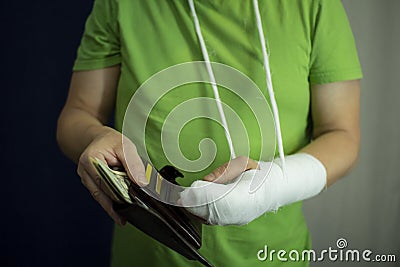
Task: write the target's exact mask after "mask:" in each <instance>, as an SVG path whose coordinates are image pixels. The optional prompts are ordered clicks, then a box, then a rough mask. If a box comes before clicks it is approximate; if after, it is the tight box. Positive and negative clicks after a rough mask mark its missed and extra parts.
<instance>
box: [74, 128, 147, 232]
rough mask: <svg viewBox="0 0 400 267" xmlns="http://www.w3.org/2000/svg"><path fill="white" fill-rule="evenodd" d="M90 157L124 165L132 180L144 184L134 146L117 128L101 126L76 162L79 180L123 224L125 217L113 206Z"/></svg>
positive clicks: (119, 165) (145, 181)
mask: <svg viewBox="0 0 400 267" xmlns="http://www.w3.org/2000/svg"><path fill="white" fill-rule="evenodd" d="M123 138H124V139H123ZM122 140H123V144H122ZM124 152H125V153H126V154H127V153H129V155H127V156H128V158H129V159H130V161H129V163H128V162H127V161H126V159H125V155H124ZM91 157H93V158H94V157H95V158H98V159H100V160H102V161H104V162H105V163H107V164H108V165H109V166H110V167H123V168H124V169H125V170H126V172H127V174H128V176H129V178H130V179H131V180H132V181H133V182H135V183H137V184H139V185H145V184H146V183H147V180H146V177H145V171H144V166H143V163H142V160H141V158H140V157H139V155H138V154H137V151H136V147H135V145H134V144H133V143H132V142H131V141H130V140H129V139H128V138H126V137H124V136H123V135H122V134H121V133H119V132H118V131H116V130H114V129H112V128H109V127H103V128H102V131H101V132H100V133H99V134H98V135H97V136H96V137H95V138H94V139H93V141H92V142H91V143H90V144H89V145H88V146H87V147H86V149H85V150H84V151H83V153H82V155H81V156H80V158H79V162H78V174H79V176H80V177H81V181H82V184H83V185H84V186H85V187H86V188H87V189H88V190H89V191H90V193H91V194H92V196H93V198H94V199H95V200H96V201H97V202H99V204H100V205H101V206H102V207H103V209H104V210H105V211H106V212H107V213H108V214H109V215H110V217H111V218H112V219H113V220H114V221H115V222H116V223H118V224H119V225H124V224H125V223H126V222H125V219H123V218H122V217H121V216H119V215H118V214H117V213H116V212H115V210H114V209H113V207H112V197H111V196H112V195H111V194H110V192H108V191H107V188H106V187H105V186H102V185H101V178H100V177H99V175H98V174H97V172H96V170H95V168H94V167H93V166H92V164H91V163H90V158H91Z"/></svg>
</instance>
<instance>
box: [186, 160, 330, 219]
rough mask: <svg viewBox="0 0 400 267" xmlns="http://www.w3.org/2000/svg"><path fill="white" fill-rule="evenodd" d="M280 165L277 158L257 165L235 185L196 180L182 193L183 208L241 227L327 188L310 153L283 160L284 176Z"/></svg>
mask: <svg viewBox="0 0 400 267" xmlns="http://www.w3.org/2000/svg"><path fill="white" fill-rule="evenodd" d="M279 164H280V159H276V160H274V161H273V162H259V167H260V169H259V170H249V171H246V172H244V173H243V174H242V175H241V176H239V177H238V178H237V182H236V183H231V184H217V183H210V182H206V181H195V182H194V183H193V184H192V185H191V187H189V188H187V189H185V190H184V191H183V192H182V193H181V202H182V205H183V206H185V207H186V208H187V209H188V210H189V211H190V212H191V213H193V214H194V215H196V216H199V217H201V218H203V219H205V220H207V222H208V223H210V224H217V225H243V224H247V223H249V222H251V221H253V220H254V219H256V218H258V217H259V216H261V215H262V214H264V213H265V212H268V211H276V210H277V209H278V208H279V207H282V206H284V205H288V204H290V203H294V202H297V201H300V200H304V199H307V198H310V197H312V196H315V195H317V194H318V193H320V192H321V191H322V189H323V188H324V187H325V185H326V170H325V167H324V166H323V165H322V163H321V162H320V161H319V160H318V159H316V158H315V157H313V156H311V155H309V154H305V153H299V154H294V155H291V156H288V157H286V176H285V177H284V176H283V172H282V169H281V167H280V166H279ZM226 192H228V193H226ZM204 203H206V204H204Z"/></svg>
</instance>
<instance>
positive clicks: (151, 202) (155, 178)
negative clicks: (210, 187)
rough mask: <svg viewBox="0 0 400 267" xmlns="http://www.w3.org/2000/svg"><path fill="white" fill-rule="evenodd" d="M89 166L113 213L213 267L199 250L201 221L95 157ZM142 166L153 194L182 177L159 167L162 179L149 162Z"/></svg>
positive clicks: (168, 167)
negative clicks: (99, 181) (94, 173)
mask: <svg viewBox="0 0 400 267" xmlns="http://www.w3.org/2000/svg"><path fill="white" fill-rule="evenodd" d="M91 163H92V164H93V166H94V167H95V169H96V170H97V172H98V174H99V175H100V178H101V183H102V184H101V186H102V189H103V190H106V191H108V193H109V195H110V196H111V197H112V199H113V201H114V204H113V206H114V209H115V211H116V212H118V213H119V214H120V215H121V216H122V217H124V218H125V219H126V220H127V221H128V222H129V223H130V224H132V225H133V226H135V227H136V228H138V229H139V230H141V231H142V232H144V233H145V234H147V235H149V236H150V237H152V238H154V239H156V240H157V241H159V242H161V243H163V244H164V245H166V246H168V247H169V248H171V249H173V250H175V251H176V252H178V253H180V254H181V255H183V256H185V257H186V258H187V259H189V260H197V261H199V262H201V263H202V264H203V265H204V266H212V265H211V264H210V263H209V262H208V261H207V260H206V259H205V258H204V257H203V256H202V255H201V254H200V253H199V251H198V249H200V247H201V223H200V221H198V220H197V219H195V218H193V216H192V215H191V214H190V213H189V212H188V211H187V210H185V209H184V208H182V207H176V206H173V205H169V204H166V203H163V202H161V201H160V200H157V199H156V198H155V197H153V196H150V195H149V194H148V193H147V192H145V191H144V190H143V189H144V188H142V187H140V186H138V185H137V184H135V183H134V182H132V181H131V180H130V179H129V177H128V176H127V174H126V172H124V171H120V170H113V169H111V168H109V167H108V166H107V164H105V163H104V162H103V161H101V160H99V159H97V158H92V159H91ZM143 163H144V166H145V169H146V178H147V180H148V181H149V185H147V186H153V187H154V189H155V192H156V193H159V194H160V193H161V192H162V185H163V183H165V182H166V181H170V182H172V183H174V182H175V178H177V177H178V176H181V177H183V175H182V174H181V173H180V172H179V171H177V170H176V169H175V168H173V167H172V166H166V167H164V168H162V169H161V170H160V173H161V174H162V175H163V176H161V175H160V173H159V172H158V171H157V170H156V169H155V168H154V167H153V166H152V165H151V164H150V163H148V162H145V161H143ZM153 191H154V190H153Z"/></svg>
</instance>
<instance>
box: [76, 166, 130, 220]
mask: <svg viewBox="0 0 400 267" xmlns="http://www.w3.org/2000/svg"><path fill="white" fill-rule="evenodd" d="M79 172H80V174H79V175H80V176H81V181H82V184H83V185H84V186H85V187H86V188H87V189H88V190H89V192H90V193H91V195H92V196H93V198H94V199H95V200H96V201H97V202H98V203H99V204H100V205H101V207H102V208H103V209H104V210H105V211H106V212H107V213H108V215H109V216H110V217H111V218H112V219H113V220H114V221H115V222H116V223H117V224H119V225H124V224H125V223H126V222H125V220H124V219H123V218H122V217H121V216H119V215H118V214H117V213H116V212H115V210H114V209H113V207H112V203H113V202H112V200H111V199H110V198H109V197H108V196H107V195H106V194H105V193H104V192H103V191H101V190H100V188H99V187H98V186H97V185H96V183H95V182H94V181H93V179H92V177H91V176H90V175H89V173H88V172H87V171H86V170H85V169H82V168H81V169H80V170H79Z"/></svg>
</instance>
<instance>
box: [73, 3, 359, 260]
mask: <svg viewBox="0 0 400 267" xmlns="http://www.w3.org/2000/svg"><path fill="white" fill-rule="evenodd" d="M195 6H196V10H197V13H198V17H199V21H200V24H201V28H202V33H203V35H204V38H205V41H206V46H207V49H208V51H209V54H210V59H211V61H214V62H220V63H223V64H226V65H229V66H232V67H233V68H236V69H238V70H240V71H241V72H243V73H244V74H245V75H247V76H249V77H250V78H251V79H252V80H253V81H254V82H255V84H256V85H257V86H258V87H259V88H260V90H262V92H266V85H265V72H264V69H263V57H262V51H261V46H260V41H259V37H258V32H257V27H256V23H255V15H254V10H253V5H252V1H224V0H204V1H195ZM260 12H261V16H262V21H263V28H264V34H265V36H266V38H267V39H268V51H269V53H270V64H271V70H272V79H273V83H274V91H275V97H276V101H277V104H278V107H279V114H280V119H281V129H282V137H283V144H284V149H285V153H286V154H291V153H294V152H296V151H297V150H299V149H300V148H302V147H303V146H304V145H306V144H307V143H308V142H309V137H308V136H307V124H308V116H309V104H310V102H309V99H310V84H323V83H331V82H336V81H343V80H354V79H359V78H361V76H362V74H361V69H360V64H359V61H358V57H357V52H356V48H355V44H354V39H353V36H352V32H351V29H350V26H349V23H348V19H347V17H346V14H345V11H344V9H343V6H342V4H341V1H340V0H268V1H260ZM202 59H203V58H202V54H201V49H200V45H199V42H198V39H197V36H196V33H195V28H194V24H193V20H192V16H191V13H190V10H189V6H188V3H187V1H183V0H168V1H153V0H149V1H137V0H136V1H135V0H96V1H95V3H94V7H93V11H92V13H91V15H90V16H89V18H88V20H87V23H86V28H85V32H84V35H83V38H82V42H81V45H80V47H79V50H78V57H77V60H76V62H75V65H74V71H80V70H93V69H100V68H105V67H109V66H113V65H116V64H121V77H120V81H119V84H118V92H117V101H116V117H115V124H116V128H117V129H118V130H121V129H122V123H123V117H124V114H125V110H126V109H127V106H128V103H129V101H130V99H131V97H132V95H133V94H134V93H135V90H137V88H139V86H140V85H141V84H142V83H144V82H145V81H146V80H147V79H149V78H150V77H151V76H152V75H154V74H155V73H157V72H159V71H161V70H164V69H166V68H168V67H171V66H173V65H176V64H179V63H185V62H191V61H199V60H202ZM188 88H189V89H190V90H189V89H188ZM265 95H266V98H268V95H267V94H265ZM201 96H209V97H212V93H211V91H207V92H204V91H203V90H202V86H200V85H188V86H187V87H186V89H182V88H178V89H177V90H174V91H172V92H171V93H170V94H168V95H166V96H165V98H163V99H162V100H161V101H160V102H159V103H157V110H156V112H154V113H153V114H151V115H150V117H149V121H148V125H147V127H148V128H149V129H151V130H150V131H149V133H147V132H146V139H148V140H147V141H148V142H147V150H148V153H149V156H150V158H151V159H152V162H153V163H154V165H155V166H156V167H157V168H160V167H162V166H164V165H166V164H167V163H168V160H167V158H166V157H165V156H164V155H163V154H162V153H160V147H161V141H160V137H159V133H160V131H161V128H162V124H163V121H164V119H165V118H166V115H167V113H169V112H170V110H171V109H172V108H173V107H175V106H176V105H178V104H179V103H180V102H182V101H185V100H188V99H191V98H193V97H201ZM221 98H222V100H223V101H226V102H228V103H231V104H232V105H233V106H234V103H235V97H234V96H232V94H230V93H229V92H228V91H226V90H224V89H223V88H221ZM239 106H240V105H239ZM237 112H238V113H239V114H241V113H242V114H244V116H243V117H244V118H246V114H247V113H246V112H247V111H246V110H245V108H241V107H238V111H237ZM248 121H249V122H248V123H247V124H246V128H247V130H248V132H249V133H250V136H249V140H250V141H251V142H250V147H251V148H250V157H252V155H253V156H254V158H257V156H256V155H258V154H259V152H260V151H258V150H257V146H258V145H259V142H258V139H259V138H258V137H259V136H258V135H257V134H258V132H257V131H256V130H254V129H255V128H254V127H255V124H253V123H252V120H251V118H249V120H248ZM253 128H254V129H253ZM252 135H254V136H252ZM206 137H210V138H212V139H213V140H214V142H215V143H216V144H217V146H218V150H217V151H218V153H217V155H216V158H215V160H214V161H213V162H212V164H211V165H210V166H209V167H208V168H206V169H204V170H202V171H200V172H199V173H197V174H193V173H184V174H185V176H186V177H185V178H183V179H181V180H180V183H181V184H185V185H189V184H190V183H191V182H192V181H193V180H194V179H198V178H201V177H202V176H204V175H205V174H206V173H209V172H210V171H211V170H213V169H214V168H215V167H217V166H219V165H221V164H222V163H224V162H226V161H227V160H229V150H228V146H227V143H226V140H225V136H224V133H223V131H222V130H221V127H219V126H218V125H214V124H212V122H198V123H196V122H195V121H194V122H193V123H192V125H190V127H186V128H184V129H183V130H182V136H180V137H179V144H180V147H181V149H182V153H183V154H184V155H185V156H186V157H188V158H191V159H196V158H197V157H199V150H198V144H199V142H200V140H202V139H203V138H206ZM301 207H302V206H301V202H298V203H294V204H292V205H288V206H285V207H283V208H281V209H280V210H279V211H278V212H276V213H268V214H265V215H263V216H261V217H259V218H258V219H256V220H255V221H253V222H251V223H249V224H248V225H245V226H224V227H221V226H203V246H202V248H201V250H200V251H201V253H202V254H203V255H204V256H205V257H206V258H207V259H209V260H210V261H211V262H212V263H213V264H214V265H215V266H265V264H268V266H286V265H288V264H289V263H288V262H281V261H279V260H277V259H273V261H270V262H268V263H266V262H261V261H259V260H258V259H257V252H258V251H259V250H260V249H263V248H264V246H265V245H267V246H268V249H269V250H272V249H274V250H276V251H278V250H280V249H285V250H286V251H287V252H289V251H290V250H292V249H296V250H298V251H302V250H303V249H307V248H309V247H310V240H309V233H308V230H307V226H306V223H305V220H304V217H303V213H302V208H301ZM112 256H113V257H112V265H113V266H200V265H199V264H198V263H194V262H190V261H188V260H186V259H185V258H183V257H181V256H180V255H178V254H177V253H174V252H172V251H170V250H169V249H168V248H166V247H165V246H163V245H161V244H159V243H157V242H156V241H154V240H152V239H151V238H149V237H147V236H145V235H144V234H142V233H141V232H140V231H138V230H136V229H135V228H133V227H131V226H126V227H124V228H121V227H116V228H115V233H114V240H113V254H112ZM306 265H307V263H305V262H302V261H298V262H291V265H290V266H306Z"/></svg>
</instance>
